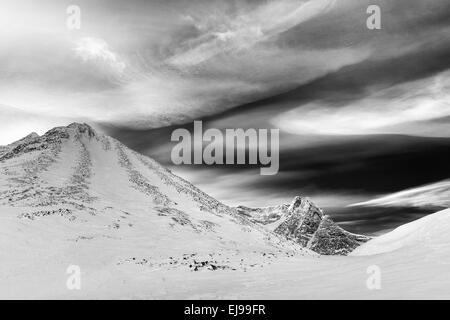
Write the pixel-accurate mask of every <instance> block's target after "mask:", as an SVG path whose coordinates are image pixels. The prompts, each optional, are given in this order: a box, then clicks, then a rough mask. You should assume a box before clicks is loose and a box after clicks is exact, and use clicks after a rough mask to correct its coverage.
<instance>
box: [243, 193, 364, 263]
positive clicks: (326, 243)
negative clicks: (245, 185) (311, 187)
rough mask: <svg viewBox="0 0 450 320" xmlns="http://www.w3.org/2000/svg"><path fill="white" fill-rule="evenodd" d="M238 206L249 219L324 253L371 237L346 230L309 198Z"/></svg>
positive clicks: (342, 250)
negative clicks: (265, 205)
mask: <svg viewBox="0 0 450 320" xmlns="http://www.w3.org/2000/svg"><path fill="white" fill-rule="evenodd" d="M237 210H238V212H239V213H240V214H242V215H245V216H247V217H249V218H250V220H251V221H253V222H255V223H259V224H262V225H265V226H266V228H268V229H270V230H272V231H273V232H274V233H277V234H279V235H282V236H284V237H286V238H287V239H290V240H294V241H295V242H297V243H299V244H300V245H301V246H302V247H305V248H308V249H311V250H313V251H315V252H317V253H319V254H323V255H346V254H348V253H350V252H351V251H353V250H354V249H355V248H356V247H358V246H360V245H361V244H363V243H364V242H366V241H368V240H369V239H370V238H369V237H366V236H362V235H357V234H353V233H350V232H347V231H345V230H344V229H342V228H341V227H339V226H338V225H337V224H336V223H334V222H333V220H332V219H331V218H330V217H329V216H326V215H324V213H323V211H322V210H321V209H320V208H319V207H317V206H316V205H315V204H314V203H312V202H311V201H310V200H309V199H308V198H303V197H295V198H294V200H293V201H292V202H291V204H283V205H280V206H273V207H266V208H248V207H244V206H239V207H237Z"/></svg>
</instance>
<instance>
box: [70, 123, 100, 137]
mask: <svg viewBox="0 0 450 320" xmlns="http://www.w3.org/2000/svg"><path fill="white" fill-rule="evenodd" d="M67 128H68V129H72V130H75V131H77V132H79V133H87V134H88V135H89V136H90V137H94V136H96V135H97V133H96V132H95V130H94V129H93V128H92V127H91V126H90V125H88V124H86V123H78V122H73V123H71V124H69V125H68V126H67Z"/></svg>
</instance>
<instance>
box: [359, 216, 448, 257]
mask: <svg viewBox="0 0 450 320" xmlns="http://www.w3.org/2000/svg"><path fill="white" fill-rule="evenodd" d="M449 231H450V209H447V210H444V211H440V212H437V213H434V214H432V215H429V216H426V217H423V218H421V219H419V220H416V221H413V222H410V223H407V224H405V225H402V226H400V227H398V228H397V229H395V230H393V231H391V232H389V233H387V234H385V235H382V236H380V237H378V238H375V239H373V240H370V241H369V242H367V243H366V244H364V245H362V246H360V247H358V248H356V250H355V251H353V252H352V255H373V254H380V253H385V252H391V251H395V250H399V251H416V252H419V251H424V254H426V255H429V254H431V253H434V252H435V253H437V254H441V253H443V252H442V251H444V250H447V251H448V249H449V242H450V235H449Z"/></svg>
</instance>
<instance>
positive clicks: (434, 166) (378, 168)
mask: <svg viewBox="0 0 450 320" xmlns="http://www.w3.org/2000/svg"><path fill="white" fill-rule="evenodd" d="M70 5H77V6H78V7H79V9H80V14H81V15H80V29H75V30H74V29H70V28H68V26H67V19H68V18H70V16H71V14H70V13H67V10H68V7H69V6H70ZM369 5H378V6H379V7H380V8H381V29H380V30H369V29H368V28H367V26H366V20H367V18H368V17H369V14H368V13H367V12H366V10H367V8H368V6H369ZM0 8H1V10H0V70H1V72H0V119H1V127H0V145H2V144H8V143H11V142H13V141H15V140H17V139H20V138H21V137H23V136H25V135H27V134H28V133H30V132H33V131H35V132H37V133H39V134H43V133H44V132H45V131H47V130H49V129H51V128H52V127H55V126H61V125H67V124H69V123H71V122H74V121H77V122H86V123H89V124H91V125H93V126H94V127H95V128H96V129H98V130H100V131H103V132H105V133H107V134H109V135H112V136H113V137H115V138H117V139H118V140H120V141H122V142H124V143H125V144H127V145H128V146H129V147H131V148H133V149H135V150H137V151H139V152H142V153H145V154H147V155H149V156H151V157H154V158H155V159H157V160H158V161H160V162H161V163H163V164H164V165H166V166H169V167H170V168H171V169H172V170H173V171H174V172H175V173H178V174H180V175H181V176H183V177H185V178H187V179H188V180H190V181H192V182H193V183H194V184H196V185H198V186H199V187H200V188H202V189H203V190H205V191H206V192H208V193H210V194H211V195H213V196H215V197H217V198H218V199H219V200H222V201H224V202H225V203H227V204H230V205H237V204H244V205H249V206H264V205H276V204H279V203H283V202H289V201H290V200H291V199H292V198H293V197H294V196H296V195H299V194H300V195H305V196H309V197H311V198H312V199H313V200H314V201H315V202H317V203H318V204H319V205H320V206H322V207H324V208H325V209H326V212H329V213H330V214H331V215H332V216H333V218H335V219H336V220H337V221H339V222H340V223H342V224H343V225H346V226H348V228H350V229H351V230H352V231H365V232H377V231H378V230H381V229H388V228H392V227H394V226H396V225H398V224H399V223H401V222H405V221H408V220H411V219H414V218H416V217H417V216H418V215H420V214H426V213H429V210H430V208H428V207H421V208H410V207H405V208H403V207H402V208H401V209H399V208H398V207H395V208H393V207H392V208H391V210H387V209H386V208H384V209H383V210H381V211H380V210H379V208H376V210H375V209H374V208H372V207H370V208H368V207H364V206H360V207H347V206H348V205H351V204H355V203H366V202H368V201H370V200H372V199H375V198H382V197H384V196H387V195H389V194H391V193H396V192H400V191H402V190H407V189H411V188H418V187H420V186H423V185H433V184H436V183H439V182H440V181H445V180H446V179H447V178H449V168H448V162H449V158H450V125H449V124H450V99H449V95H450V90H449V89H450V71H449V67H450V60H449V59H448V56H449V53H450V32H449V30H450V3H449V1H448V0H429V1H419V0H389V1H388V0H371V1H368V0H367V1H366V0H339V1H337V0H314V1H312V0H309V1H307V0H276V1H275V0H264V1H260V0H246V1H241V0H234V1H215V0H191V1H187V0H186V1H182V0H179V1H167V0H166V1H162V0H161V1H160V0H155V1H144V0H140V1H137V0H130V1H118V0H102V1H98V0H90V1H87V0H83V1H81V0H80V1H56V0H53V1H50V0H41V1H39V2H37V1H31V0H15V1H6V0H0ZM194 120H202V121H203V123H204V126H205V127H209V128H219V129H226V128H275V129H279V130H280V171H279V173H278V174H277V175H276V176H261V175H259V168H257V167H252V166H237V165H236V166H229V165H228V166H206V165H197V166H188V165H185V166H174V165H173V164H172V163H171V160H170V150H171V148H172V147H173V145H174V144H173V143H171V142H170V135H171V133H172V132H173V130H175V129H176V128H179V127H184V128H188V129H192V122H193V121H194ZM440 194H441V193H440ZM447 196H448V193H447ZM355 210H356V211H355ZM358 210H359V211H358Z"/></svg>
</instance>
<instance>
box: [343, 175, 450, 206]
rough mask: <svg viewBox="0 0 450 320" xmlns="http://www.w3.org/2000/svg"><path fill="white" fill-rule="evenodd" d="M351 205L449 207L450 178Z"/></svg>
mask: <svg viewBox="0 0 450 320" xmlns="http://www.w3.org/2000/svg"><path fill="white" fill-rule="evenodd" d="M351 206H353V207H418V208H448V207H450V180H443V181H440V182H436V183H432V184H427V185H424V186H420V187H416V188H410V189H407V190H403V191H400V192H396V193H393V194H389V195H386V196H383V197H380V198H376V199H373V200H369V201H365V202H359V203H355V204H353V205H351Z"/></svg>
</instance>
